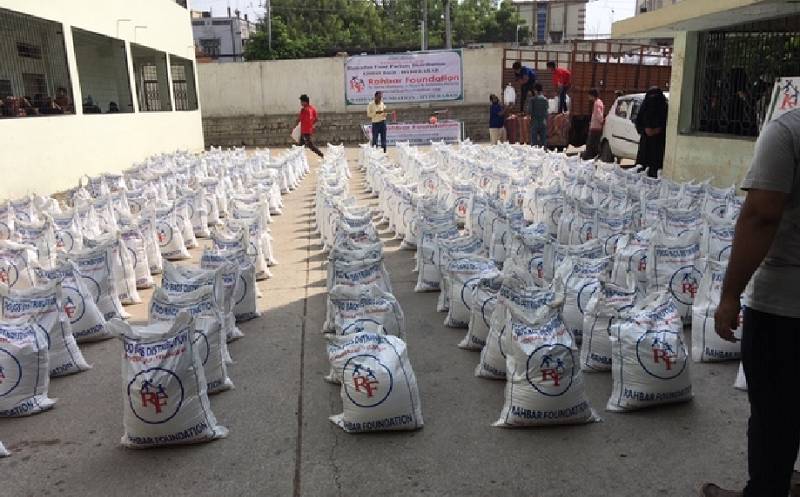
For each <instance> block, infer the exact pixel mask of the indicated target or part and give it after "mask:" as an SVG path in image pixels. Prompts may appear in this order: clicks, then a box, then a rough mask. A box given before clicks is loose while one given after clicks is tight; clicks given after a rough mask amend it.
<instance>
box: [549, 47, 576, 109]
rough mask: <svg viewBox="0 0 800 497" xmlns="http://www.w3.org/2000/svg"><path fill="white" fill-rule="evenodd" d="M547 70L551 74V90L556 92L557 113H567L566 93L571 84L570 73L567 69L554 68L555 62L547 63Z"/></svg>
mask: <svg viewBox="0 0 800 497" xmlns="http://www.w3.org/2000/svg"><path fill="white" fill-rule="evenodd" d="M547 69H548V70H549V71H550V72H552V73H553V88H555V89H556V91H558V112H559V113H561V112H566V111H567V92H568V91H569V85H570V84H571V83H572V73H571V72H569V69H564V68H563V67H558V66H556V63H555V61H552V60H551V61H550V62H548V63H547Z"/></svg>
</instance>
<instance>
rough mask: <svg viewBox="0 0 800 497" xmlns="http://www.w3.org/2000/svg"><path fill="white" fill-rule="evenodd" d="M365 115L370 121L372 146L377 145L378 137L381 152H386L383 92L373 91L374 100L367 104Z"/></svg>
mask: <svg viewBox="0 0 800 497" xmlns="http://www.w3.org/2000/svg"><path fill="white" fill-rule="evenodd" d="M367 116H368V117H369V118H370V120H371V121H372V146H373V147H377V146H378V137H380V139H381V147H383V153H386V104H384V103H383V93H381V92H379V91H376V92H375V100H373V101H372V102H370V103H369V105H368V106H367Z"/></svg>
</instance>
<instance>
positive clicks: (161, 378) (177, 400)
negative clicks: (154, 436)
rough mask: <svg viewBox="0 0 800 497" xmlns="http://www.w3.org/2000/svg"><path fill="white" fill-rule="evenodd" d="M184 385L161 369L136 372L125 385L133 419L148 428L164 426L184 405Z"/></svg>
mask: <svg viewBox="0 0 800 497" xmlns="http://www.w3.org/2000/svg"><path fill="white" fill-rule="evenodd" d="M183 394H184V392H183V383H181V379H180V378H178V375H176V374H175V373H173V372H172V371H170V370H168V369H164V368H150V369H146V370H144V371H141V372H139V373H138V374H137V375H136V376H134V377H133V379H132V380H131V381H130V383H128V403H129V404H130V407H131V411H132V412H133V415H134V416H136V417H137V418H139V419H140V420H141V421H142V422H144V423H147V424H161V423H166V422H167V421H169V420H170V419H172V418H173V417H175V415H176V414H178V411H179V410H180V408H181V405H182V404H183Z"/></svg>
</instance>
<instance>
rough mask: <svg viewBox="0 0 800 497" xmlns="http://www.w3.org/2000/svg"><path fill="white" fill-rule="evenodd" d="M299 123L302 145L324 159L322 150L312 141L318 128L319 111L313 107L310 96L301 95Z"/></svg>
mask: <svg viewBox="0 0 800 497" xmlns="http://www.w3.org/2000/svg"><path fill="white" fill-rule="evenodd" d="M297 122H298V123H299V124H300V143H301V144H302V145H305V146H306V148H308V149H309V150H311V151H312V152H314V153H315V154H317V155H319V156H320V157H324V155H323V154H322V152H321V151H320V149H318V148H317V146H316V145H314V142H312V141H311V135H313V134H314V130H315V129H316V127H317V109H315V108H314V106H313V105H311V100H310V99H309V98H308V95H305V94H303V95H300V116H299V117H298V118H297Z"/></svg>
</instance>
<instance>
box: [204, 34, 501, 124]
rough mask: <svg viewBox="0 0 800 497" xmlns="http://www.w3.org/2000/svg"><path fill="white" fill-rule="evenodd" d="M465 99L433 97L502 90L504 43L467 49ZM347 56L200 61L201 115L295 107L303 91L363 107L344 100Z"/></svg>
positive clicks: (339, 106)
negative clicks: (248, 60) (462, 97)
mask: <svg viewBox="0 0 800 497" xmlns="http://www.w3.org/2000/svg"><path fill="white" fill-rule="evenodd" d="M463 54H464V101H463V102H442V103H431V104H430V105H431V106H435V107H437V108H439V107H450V106H457V105H464V104H484V103H487V102H488V101H489V94H490V93H497V94H499V93H500V92H501V91H502V69H501V68H502V65H503V49H501V48H482V49H475V50H466V49H465V50H464V51H463ZM344 62H345V58H344V57H327V58H318V59H301V60H270V61H258V62H244V63H239V64H215V63H211V64H198V65H197V70H198V80H199V81H200V102H201V103H202V107H203V115H206V116H211V117H231V116H250V115H271V114H291V113H294V112H297V111H298V109H299V105H300V102H299V100H298V98H299V97H300V94H302V93H306V94H308V95H309V96H310V97H311V103H312V104H314V106H315V107H316V108H317V110H318V111H320V112H345V111H347V110H361V109H363V108H364V106H346V105H345V102H344ZM487 105H488V104H487Z"/></svg>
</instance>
